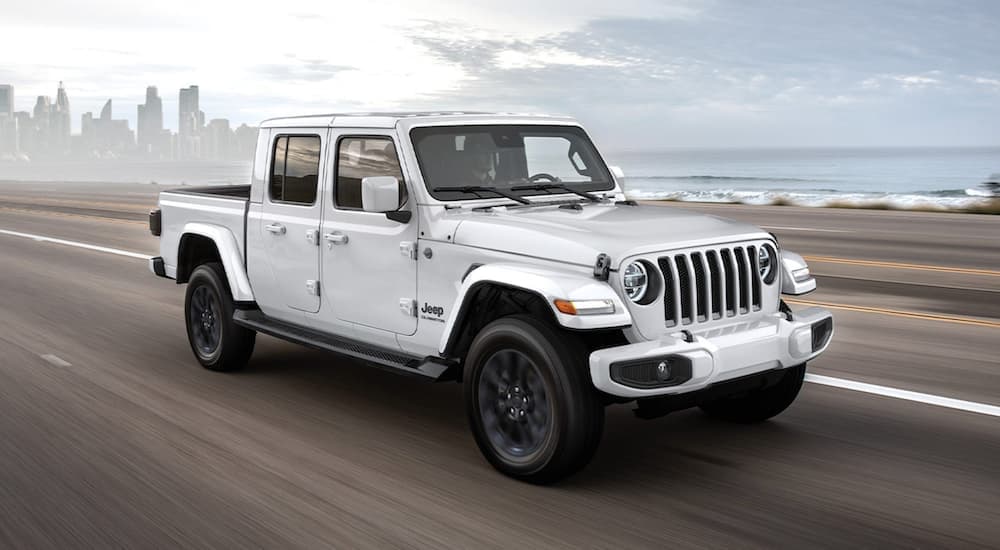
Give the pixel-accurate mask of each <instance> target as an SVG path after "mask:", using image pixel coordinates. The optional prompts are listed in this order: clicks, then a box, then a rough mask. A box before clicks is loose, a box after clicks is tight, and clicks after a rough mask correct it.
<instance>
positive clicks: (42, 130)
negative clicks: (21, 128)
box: [28, 95, 52, 154]
mask: <svg viewBox="0 0 1000 550" xmlns="http://www.w3.org/2000/svg"><path fill="white" fill-rule="evenodd" d="M51 114H52V100H51V99H50V98H49V96H46V95H40V96H38V99H36V100H35V109H34V111H33V112H32V118H31V129H30V130H28V131H29V132H30V133H31V136H32V139H31V140H30V141H31V148H30V150H29V152H30V153H32V154H46V153H48V152H49V148H50V146H51V144H52V140H51V139H50V137H49V136H50V134H51V130H52V125H51V124H50V123H49V118H50V116H49V115H51Z"/></svg>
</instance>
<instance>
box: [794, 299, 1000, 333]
mask: <svg viewBox="0 0 1000 550" xmlns="http://www.w3.org/2000/svg"><path fill="white" fill-rule="evenodd" d="M785 301H786V302H788V303H790V304H798V305H803V306H819V307H828V308H830V309H843V310H846V311H860V312H862V313H878V314H881V315H892V316H894V317H907V318H910V319H923V320H925V321H941V322H943V323H958V324H960V325H975V326H979V327H989V328H1000V321H989V320H986V319H973V318H971V317H957V316H952V315H937V314H935V313H918V312H916V311H903V310H899V309H886V308H881V307H868V306H852V305H848V304H835V303H833V302H817V301H813V300H798V299H794V298H786V299H785Z"/></svg>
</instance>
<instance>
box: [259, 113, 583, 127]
mask: <svg viewBox="0 0 1000 550" xmlns="http://www.w3.org/2000/svg"><path fill="white" fill-rule="evenodd" d="M400 121H406V122H408V123H409V125H417V124H422V123H447V122H456V123H464V124H469V123H475V122H483V123H489V122H513V121H525V122H536V123H537V122H545V121H548V122H554V123H563V124H565V123H567V122H572V121H573V119H572V118H570V117H566V116H554V115H541V114H525V113H489V112H481V111H439V112H434V111H412V112H409V111H408V112H372V113H329V114H321V115H303V116H292V117H281V118H270V119H267V120H265V121H263V122H261V124H260V127H261V128H289V127H294V128H314V127H320V128H323V127H351V128H365V127H371V128H394V127H395V126H396V124H397V123H398V122H400Z"/></svg>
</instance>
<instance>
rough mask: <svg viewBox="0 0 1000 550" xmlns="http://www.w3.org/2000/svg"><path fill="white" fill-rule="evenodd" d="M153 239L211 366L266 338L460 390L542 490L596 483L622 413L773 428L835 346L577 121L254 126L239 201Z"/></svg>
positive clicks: (491, 435)
mask: <svg viewBox="0 0 1000 550" xmlns="http://www.w3.org/2000/svg"><path fill="white" fill-rule="evenodd" d="M151 228H152V229H153V232H154V234H158V235H159V236H160V246H161V253H160V256H158V257H156V258H153V259H152V260H151V269H152V271H153V272H154V273H156V274H157V275H160V276H163V277H166V278H170V279H173V280H175V281H176V282H177V283H186V284H187V285H188V289H187V293H186V301H185V321H186V328H187V331H188V336H189V340H190V342H191V348H192V351H193V352H194V355H195V357H196V358H197V359H198V361H199V362H200V363H201V364H202V365H203V366H205V367H207V368H210V369H213V370H235V369H238V368H240V367H242V366H243V365H244V364H246V363H247V361H248V360H249V358H250V356H251V353H252V350H253V344H254V340H255V337H256V334H257V333H264V334H268V335H271V336H276V337H279V338H283V339H286V340H290V341H293V342H298V343H301V344H304V345H309V346H312V347H317V348H320V349H325V350H328V351H331V352H335V353H339V354H342V355H347V356H349V357H353V358H355V359H358V360H360V361H363V362H365V363H366V364H370V365H372V366H375V367H380V368H386V369H390V370H393V371H395V372H399V373H402V374H408V375H412V376H416V377H419V378H423V379H426V380H429V381H441V380H457V381H459V382H461V383H462V384H463V386H464V389H465V398H466V414H467V416H468V417H469V421H470V426H471V428H472V431H473V434H474V435H475V438H476V441H477V443H478V444H479V447H480V449H481V450H482V451H483V454H484V456H485V457H486V458H487V459H488V460H489V461H490V463H492V464H493V465H494V466H495V467H496V468H497V469H499V470H500V471H502V472H504V473H506V474H508V475H511V476H513V477H516V478H519V479H523V480H526V481H531V482H537V483H545V482H550V481H554V480H556V479H560V478H562V477H565V476H566V475H569V474H570V473H572V472H574V471H576V470H578V469H579V468H581V467H582V466H583V465H584V464H586V462H587V461H588V460H589V458H590V456H591V455H592V454H593V452H594V450H595V449H596V447H597V443H598V441H599V439H600V433H601V430H602V429H603V414H604V407H605V406H607V405H609V404H612V403H624V402H632V401H634V402H636V404H637V407H636V412H637V414H638V415H639V416H640V417H644V418H649V417H655V416H659V415H662V414H666V413H668V412H670V411H673V410H677V409H681V408H686V407H691V406H700V407H701V408H702V409H703V410H705V411H706V412H707V413H708V414H712V415H714V416H717V417H721V418H727V419H730V420H734V421H739V422H747V421H759V420H764V419H766V418H770V417H772V416H774V415H776V414H778V413H779V412H781V410H783V409H784V408H785V407H787V406H788V405H789V404H790V403H791V402H792V400H794V398H795V396H796V395H797V393H798V389H799V387H800V386H801V383H802V378H803V376H804V372H805V363H806V362H807V361H808V360H809V359H812V358H813V357H815V356H816V355H818V354H819V353H821V352H822V351H823V350H824V349H825V348H826V346H827V345H828V343H829V340H830V337H831V336H832V331H833V326H832V317H831V315H830V314H829V312H827V311H825V310H822V309H819V308H809V309H806V310H802V311H798V312H794V313H793V312H792V311H791V310H790V309H789V308H788V307H787V306H786V305H784V302H783V301H782V300H781V294H783V293H784V294H803V293H805V292H809V291H811V290H812V289H813V288H815V280H814V279H813V278H812V277H811V275H810V274H809V271H808V267H807V266H806V264H805V262H804V261H803V260H802V258H801V257H800V256H798V255H796V254H794V253H792V252H789V251H785V250H782V249H781V248H780V245H779V243H778V242H777V240H776V239H775V237H774V236H773V235H771V234H769V233H767V232H765V231H763V230H761V229H759V228H757V227H754V226H751V225H747V224H743V223H739V222H735V221H731V220H725V219H722V218H717V217H713V216H706V215H702V214H696V213H693V212H690V211H685V210H681V209H675V208H669V207H664V206H648V205H639V204H637V203H635V202H633V201H630V200H628V199H627V198H626V196H625V193H624V188H623V186H622V180H621V171H620V170H618V169H616V168H614V167H611V166H608V165H607V164H606V163H605V161H604V159H603V158H602V156H601V154H600V152H599V150H598V148H597V147H596V146H595V145H594V143H593V141H592V140H591V139H590V137H589V136H588V134H587V133H586V131H585V130H584V129H583V127H582V126H581V125H580V124H579V123H578V122H576V121H575V120H573V119H570V118H567V117H552V116H536V115H518V114H485V113H376V114H337V115H320V116H308V117H293V118H283V119H274V120H269V121H265V122H264V123H263V124H262V125H261V126H260V130H259V135H258V141H257V147H256V153H255V155H254V161H253V171H252V179H251V182H250V184H249V185H245V186H232V187H216V188H188V189H183V190H172V191H166V192H164V193H162V194H161V196H160V202H159V208H158V210H156V211H154V212H153V213H152V214H151Z"/></svg>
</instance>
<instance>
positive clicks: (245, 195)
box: [159, 185, 250, 277]
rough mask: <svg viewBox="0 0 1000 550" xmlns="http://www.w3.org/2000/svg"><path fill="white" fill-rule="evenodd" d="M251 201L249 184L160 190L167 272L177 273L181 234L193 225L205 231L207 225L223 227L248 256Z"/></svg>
mask: <svg viewBox="0 0 1000 550" xmlns="http://www.w3.org/2000/svg"><path fill="white" fill-rule="evenodd" d="M249 204H250V186H249V185H216V186H201V187H181V188H176V189H169V190H166V191H163V192H162V193H160V200H159V207H160V219H161V226H162V233H161V235H160V256H162V258H163V262H164V264H165V269H166V273H167V276H169V277H173V276H174V273H175V270H176V267H177V260H178V258H177V255H178V251H179V250H180V248H181V242H180V240H181V236H182V235H183V234H184V233H185V232H190V231H186V230H185V228H189V229H190V228H191V227H192V226H197V227H198V228H199V231H202V232H204V231H205V230H206V228H208V229H207V230H208V231H211V232H218V231H223V232H224V233H226V234H227V235H226V238H227V239H228V238H231V239H232V241H231V242H232V243H233V244H234V245H235V246H236V248H238V250H239V253H240V256H242V257H246V256H245V254H246V212H247V206H248V205H249ZM195 232H196V233H197V231H195ZM239 263H242V262H239Z"/></svg>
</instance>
